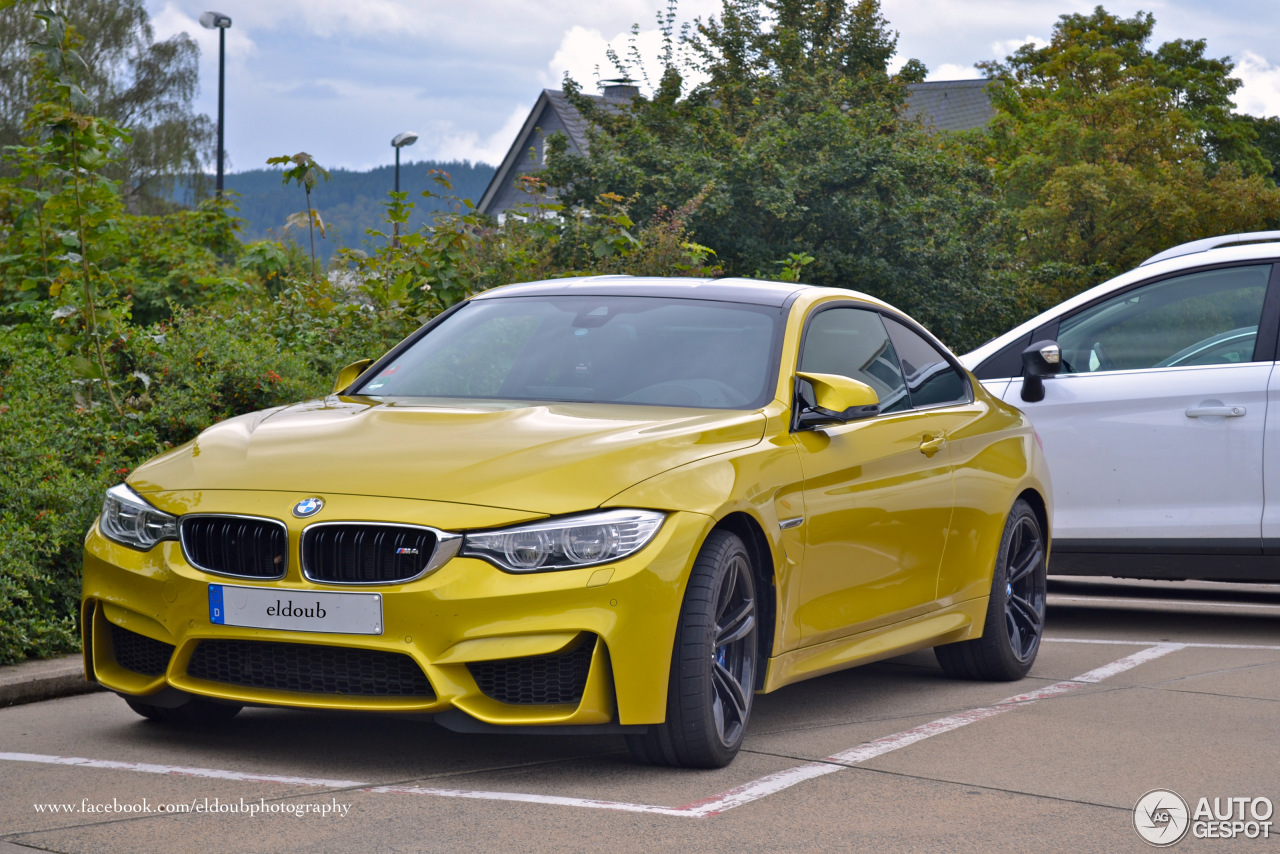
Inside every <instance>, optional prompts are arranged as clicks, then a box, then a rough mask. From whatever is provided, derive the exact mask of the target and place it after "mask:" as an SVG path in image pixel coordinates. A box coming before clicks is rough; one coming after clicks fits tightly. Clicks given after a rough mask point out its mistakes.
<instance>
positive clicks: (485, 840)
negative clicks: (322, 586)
mask: <svg viewBox="0 0 1280 854" xmlns="http://www.w3.org/2000/svg"><path fill="white" fill-rule="evenodd" d="M1278 712H1280V586H1278V585H1266V586H1263V585H1251V586H1242V585H1216V584H1203V583H1193V582H1186V583H1167V582H1121V581H1114V580H1099V579H1090V580H1069V579H1061V578H1055V579H1051V581H1050V600H1049V621H1048V637H1047V639H1046V643H1045V644H1044V647H1043V648H1042V650H1041V653H1040V657H1039V660H1038V661H1037V663H1036V666H1035V668H1034V670H1033V671H1032V674H1031V676H1030V677H1029V678H1027V679H1025V680H1023V681H1022V682H1018V683H1012V684H1009V683H1004V684H990V683H966V682H955V681H951V680H949V679H946V678H945V677H943V676H942V674H941V672H940V670H939V669H938V667H937V666H936V665H935V664H934V661H933V656H932V654H930V653H928V652H925V653H916V654H912V655H908V656H904V657H902V658H898V659H894V660H892V661H890V662H885V663H882V664H877V665H871V666H868V667H864V668H860V669H855V670H851V671H846V672H844V673H840V674H835V675H832V676H827V677H823V678H820V679H815V680H811V681H809V682H806V683H802V684H800V685H795V686H791V687H788V688H785V689H783V690H782V691H779V692H778V693H775V694H772V695H768V696H762V697H758V698H757V706H756V710H755V713H754V717H753V719H752V723H751V729H750V731H749V733H748V736H747V742H746V746H745V748H744V750H743V752H742V753H741V754H740V755H739V757H738V759H737V760H736V761H735V762H734V763H733V764H732V765H731V766H730V767H729V768H727V769H723V770H720V771H684V770H672V769H655V768H645V767H639V766H636V765H634V764H632V763H631V761H630V760H629V758H628V757H627V754H626V751H625V749H624V748H623V746H622V744H621V742H620V740H618V739H615V738H612V737H579V738H566V737H559V736H549V737H536V738H531V737H520V736H503V737H495V736H482V735H460V734H455V733H452V732H449V731H446V730H444V729H441V728H439V727H437V726H435V725H434V724H432V723H430V721H429V720H427V719H425V718H422V717H412V716H405V717H395V718H387V717H380V716H372V715H361V714H334V713H316V712H292V711H278V710H258V709H249V710H246V711H245V712H243V713H242V714H241V715H240V717H238V718H237V719H236V720H234V721H233V722H232V723H231V724H230V725H228V726H226V727H225V728H222V729H219V730H212V731H202V730H184V729H179V728H171V727H166V726H162V725H156V724H151V723H147V722H144V721H143V720H142V719H141V718H138V717H137V716H136V715H134V714H133V712H131V711H130V710H129V709H128V708H127V707H126V706H125V705H124V703H123V702H121V701H120V700H119V699H118V698H116V697H114V696H112V695H110V694H104V693H98V694H88V695H82V696H76V697H67V698H64V699H59V700H50V701H45V702H41V703H33V704H29V705H24V706H14V707H11V708H7V709H2V710H0V840H3V841H0V852H5V853H7V852H11V851H12V852H19V851H29V850H31V849H33V848H34V849H37V850H46V851H58V852H115V851H120V852H154V851H165V852H174V854H177V853H178V852H185V851H192V852H195V851H200V852H209V851H216V852H257V851H262V852H286V851H290V852H291V851H298V852H303V851H306V852H330V851H333V852H338V851H344V852H345V851H388V852H410V851H437V850H438V851H445V850H448V851H492V850H495V849H497V850H503V851H507V852H520V851H642V850H643V851H675V850H689V851H693V850H698V851H705V850H713V851H877V852H884V851H916V850H918V851H984V852H985V851H1051V850H1070V851H1108V852H1111V851H1139V850H1147V848H1148V846H1147V844H1146V843H1145V842H1143V841H1142V839H1141V838H1140V837H1139V836H1138V833H1137V831H1136V830H1135V828H1134V805H1135V803H1137V801H1138V800H1139V798H1141V797H1142V796H1143V795H1144V793H1146V792H1149V791H1151V790H1153V789H1169V790H1172V791H1173V792H1176V793H1178V794H1180V795H1181V797H1182V798H1183V799H1184V800H1185V801H1186V802H1187V804H1188V805H1189V809H1190V810H1191V811H1193V812H1194V811H1195V810H1196V808H1197V805H1198V802H1199V799H1200V798H1206V799H1207V804H1208V805H1210V808H1212V805H1214V799H1215V798H1216V799H1217V806H1218V808H1219V811H1222V810H1225V809H1226V808H1228V807H1230V808H1231V809H1232V810H1233V811H1235V812H1240V811H1243V812H1244V820H1243V821H1239V822H1238V824H1240V825H1241V827H1240V829H1238V830H1235V831H1234V832H1235V833H1236V836H1235V838H1231V839H1222V838H1203V837H1206V836H1207V834H1208V833H1210V832H1211V833H1213V834H1215V835H1221V834H1222V833H1224V832H1233V831H1232V821H1231V820H1227V821H1225V822H1219V821H1217V820H1216V819H1213V820H1211V821H1202V822H1201V826H1200V827H1199V830H1200V831H1201V833H1200V834H1199V836H1197V835H1196V834H1195V833H1194V832H1189V833H1188V834H1187V835H1186V837H1185V838H1184V839H1183V840H1182V841H1181V842H1179V843H1177V845H1176V850H1189V851H1201V850H1203V851H1235V850H1242V849H1246V848H1247V849H1249V850H1255V849H1256V850H1280V841H1278V840H1280V817H1275V818H1272V817H1270V816H1268V817H1267V819H1266V820H1270V821H1274V822H1275V825H1276V826H1275V828H1270V827H1268V828H1265V829H1264V828H1263V827H1262V824H1264V823H1265V821H1266V820H1263V819H1259V818H1257V816H1256V815H1255V816H1250V815H1249V811H1250V810H1251V809H1252V810H1253V811H1254V812H1255V813H1261V812H1265V806H1266V805H1265V804H1264V803H1263V802H1262V801H1261V800H1260V799H1261V798H1266V799H1269V801H1270V802H1271V803H1276V802H1280V771H1278V770H1277V767H1278V765H1280V747H1278V746H1277V737H1278V736H1280V724H1278V723H1277V721H1278V720H1280V715H1278V714H1277V713H1278ZM1229 798H1236V799H1238V800H1236V801H1233V802H1231V803H1227V799H1229ZM1219 818H1220V816H1219ZM1233 818H1234V816H1233ZM1211 819H1212V817H1211ZM1251 824H1252V825H1253V826H1250V825H1251ZM1224 825H1225V826H1224ZM1192 828H1193V831H1194V830H1195V825H1194V823H1193V825H1192ZM1264 830H1265V831H1272V830H1274V832H1270V835H1269V837H1265V838H1264ZM1250 831H1254V832H1255V833H1256V836H1257V838H1249V834H1250Z"/></svg>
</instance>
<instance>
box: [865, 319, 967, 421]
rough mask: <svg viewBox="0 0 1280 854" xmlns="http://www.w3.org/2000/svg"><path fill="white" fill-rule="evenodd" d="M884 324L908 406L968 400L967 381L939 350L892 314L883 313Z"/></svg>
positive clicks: (939, 404) (945, 403) (935, 404)
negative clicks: (899, 369) (909, 401)
mask: <svg viewBox="0 0 1280 854" xmlns="http://www.w3.org/2000/svg"><path fill="white" fill-rule="evenodd" d="M884 325H885V326H886V327H888V329H889V338H890V339H891V340H892V341H893V346H894V349H895V350H897V352H898V359H899V360H900V362H901V364H902V374H903V376H904V377H906V380H907V389H908V391H909V392H910V395H911V405H912V406H915V407H922V406H946V405H948V404H952V403H968V402H969V381H968V380H967V379H965V376H964V374H962V373H961V372H960V371H958V370H956V368H955V367H954V366H953V365H952V364H951V362H949V361H947V357H946V356H944V355H942V351H941V350H939V349H938V348H937V347H935V346H934V345H933V344H931V343H930V342H929V341H927V340H926V339H924V338H922V337H920V335H919V334H917V333H916V332H915V331H914V330H912V329H911V328H909V327H907V326H904V325H903V324H901V323H899V322H898V321H896V320H894V319H893V318H892V317H886V318H885V319H884Z"/></svg>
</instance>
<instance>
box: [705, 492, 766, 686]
mask: <svg viewBox="0 0 1280 854" xmlns="http://www.w3.org/2000/svg"><path fill="white" fill-rule="evenodd" d="M711 530H712V531H728V532H730V533H732V534H735V535H736V536H737V537H738V539H740V540H742V543H743V545H745V546H746V547H747V553H748V554H749V555H750V556H751V571H752V574H753V575H754V576H755V581H756V586H757V591H756V604H757V608H758V610H757V617H756V618H757V625H758V629H757V632H756V643H757V649H758V651H759V654H760V658H759V661H760V662H761V663H762V665H763V663H764V662H767V661H768V660H769V658H770V657H772V655H773V639H774V631H775V629H776V626H777V616H778V583H777V577H776V569H777V568H776V567H775V566H774V562H773V550H772V549H771V548H770V546H769V538H768V537H767V536H765V533H764V528H762V527H761V526H760V523H759V521H757V520H756V518H755V517H753V516H752V515H751V514H749V513H744V512H741V511H737V512H734V513H730V514H729V515H727V516H725V517H724V518H723V519H721V520H720V521H719V522H717V523H716V524H715V526H714V527H713V528H712V529H711ZM766 591H767V595H765V594H766ZM765 670H766V668H765V667H763V666H761V667H759V668H757V671H756V674H757V675H756V688H757V690H758V689H760V688H763V687H764V674H765Z"/></svg>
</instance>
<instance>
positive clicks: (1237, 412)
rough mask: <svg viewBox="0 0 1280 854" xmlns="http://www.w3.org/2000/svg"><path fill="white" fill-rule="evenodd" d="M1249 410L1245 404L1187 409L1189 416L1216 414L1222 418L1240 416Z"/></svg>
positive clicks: (1197, 416)
mask: <svg viewBox="0 0 1280 854" xmlns="http://www.w3.org/2000/svg"><path fill="white" fill-rule="evenodd" d="M1247 411H1248V410H1247V409H1245V408H1244V407H1243V406H1193V407H1191V408H1190V409H1188V410H1187V417H1188V418H1208V417H1210V416H1214V415H1216V416H1218V417H1220V418H1239V417H1240V416H1241V415H1244V414H1245V413H1246V412H1247Z"/></svg>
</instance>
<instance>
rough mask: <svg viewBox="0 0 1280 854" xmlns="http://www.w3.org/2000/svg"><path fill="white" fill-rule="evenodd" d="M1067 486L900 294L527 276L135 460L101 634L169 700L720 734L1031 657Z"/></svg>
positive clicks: (140, 681) (98, 547) (108, 520)
mask: <svg viewBox="0 0 1280 854" xmlns="http://www.w3.org/2000/svg"><path fill="white" fill-rule="evenodd" d="M1050 509H1051V508H1050V485H1049V478H1048V474H1047V472H1046V470H1045V467H1044V462H1043V458H1042V456H1041V451H1040V448H1039V445H1038V440H1037V438H1036V436H1035V434H1034V432H1033V430H1032V428H1031V425H1030V423H1029V422H1028V421H1027V419H1026V418H1025V417H1024V416H1023V415H1022V413H1021V412H1019V411H1018V410H1017V409H1015V408H1013V407H1012V406H1010V405H1008V404H1006V403H1003V402H1002V401H1000V400H999V399H998V398H996V397H993V396H991V395H990V394H988V393H987V392H986V391H984V390H983V388H982V386H981V385H980V384H979V383H977V382H976V381H975V380H974V379H973V377H972V376H971V375H970V374H969V373H968V372H967V371H965V370H964V369H963V368H962V367H960V365H959V363H958V362H957V361H956V360H955V358H954V357H953V356H952V355H951V354H950V353H949V352H948V351H947V350H946V348H944V347H943V346H942V345H940V344H939V343H938V342H937V340H936V339H934V338H933V337H932V336H931V335H929V333H928V332H926V331H925V330H924V329H922V328H921V327H920V326H919V325H918V324H916V323H915V322H913V321H912V320H911V319H910V318H908V317H906V316H904V315H903V314H901V313H900V312H898V311H896V310H894V309H893V308H891V307H890V306H888V305H885V304H884V303H882V302H879V301H877V300H875V299H872V298H870V297H867V296H864V295H861V294H858V293H856V292H852V291H846V290H838V289H828V288H817V287H809V286H804V285H796V284H782V283H776V282H760V281H748V280H740V279H721V280H699V279H644V278H629V277H600V278H591V279H569V280H556V281H548V282H536V283H531V284H521V285H511V286H508V287H504V288H498V289H495V290H491V291H486V292H484V293H482V294H479V295H478V296H476V297H474V298H472V299H471V300H469V301H467V302H464V303H461V304H459V305H457V306H455V307H453V308H452V309H451V310H449V311H447V312H445V313H443V314H441V315H440V316H438V317H436V318H435V319H434V320H432V321H431V322H430V323H428V324H427V325H426V326H424V327H423V328H422V329H420V330H419V331H418V332H416V333H415V334H413V335H412V336H410V337H409V338H408V339H406V340H405V341H404V342H403V343H401V344H399V345H398V346H396V347H395V348H394V349H392V350H391V351H390V352H389V353H387V354H386V355H385V356H383V357H382V358H381V359H379V360H377V361H376V362H373V363H370V362H368V361H365V362H360V363H357V364H355V365H352V366H349V367H348V368H347V369H345V370H344V371H343V372H342V374H341V375H340V376H339V378H338V382H337V385H336V387H335V390H334V392H333V394H331V395H329V396H328V397H326V398H324V399H322V400H312V401H308V402H305V403H299V404H296V405H293V406H286V407H280V408H277V409H270V410H266V411H263V412H257V413H253V414H250V415H243V416H240V417H237V418H232V419H229V420H227V421H224V422H222V423H221V424H217V425H215V426H213V427H211V428H210V429H208V430H206V431H205V432H204V433H202V434H201V435H200V436H199V437H198V438H196V439H195V440H194V441H192V442H190V443H189V444H187V445H184V446H182V447H179V448H175V449H173V450H172V451H169V452H168V453H165V454H163V455H161V456H159V457H156V458H155V459H153V460H151V461H149V462H148V463H146V464H145V465H142V466H140V467H139V468H138V469H137V470H136V471H135V472H134V473H133V474H132V475H131V476H130V477H129V479H128V482H127V483H124V484H121V485H119V486H115V487H113V488H111V489H110V490H108V491H107V494H106V497H105V501H104V504H103V508H102V513H101V515H100V516H99V518H98V520H97V522H96V524H95V525H94V527H93V529H92V530H91V531H90V532H89V535H88V538H87V541H86V546H85V562H84V594H83V606H82V617H83V627H84V656H85V667H86V672H87V675H88V676H89V678H90V679H93V680H96V681H97V682H99V683H101V684H102V685H104V686H105V687H107V688H109V689H110V690H112V691H115V692H116V693H118V694H120V695H121V696H122V697H124V699H125V700H126V701H127V702H128V704H129V705H130V706H131V707H132V708H133V709H134V710H135V711H137V712H138V713H140V714H142V715H144V716H146V717H148V718H152V719H155V720H160V721H168V722H178V723H201V724H204V723H213V722H216V721H220V720H225V719H227V718H230V717H231V716H233V715H235V714H236V712H238V711H239V710H240V708H241V707H242V706H243V705H246V704H252V705H260V706H290V707H295V708H296V707H304V708H316V709H359V710H383V711H388V712H404V711H416V712H428V713H432V714H434V716H435V717H434V719H435V721H436V722H437V723H439V724H441V725H443V726H446V727H448V728H450V729H454V730H458V731H464V732H501V731H507V732H521V733H530V732H556V733H563V732H571V731H577V732H584V733H605V732H612V733H617V734H619V735H623V736H625V737H626V741H627V744H628V746H629V748H630V750H631V752H632V754H633V755H634V757H635V758H636V759H637V760H639V761H642V762H648V763H654V764H666V765H676V766H688V767H719V766H723V765H725V764H727V763H729V762H730V761H731V760H732V759H733V757H734V755H735V754H736V753H737V751H738V749H739V747H740V746H741V744H742V740H743V736H744V734H745V732H746V729H747V725H748V720H749V718H750V716H751V707H752V699H753V696H754V694H756V693H758V692H769V691H774V690H776V689H778V688H781V687H782V686H784V685H787V684H790V683H792V682H796V681H799V680H801V679H807V678H809V677H813V676H818V675H821V674H824V673H829V672H831V671H834V670H839V669H841V668H845V667H849V666H851V665H856V664H862V663H866V662H871V661H876V660H879V659H883V658H887V657H889V656H894V655H899V654H902V653H904V652H908V651H912V650H918V649H924V648H928V647H933V648H934V649H935V652H936V656H937V659H938V662H939V663H940V665H941V666H942V668H943V670H944V671H946V672H947V673H949V674H952V675H955V676H960V677H966V678H977V679H995V680H1012V679H1019V678H1021V677H1022V676H1024V675H1025V674H1026V673H1027V671H1028V669H1029V668H1030V667H1031V664H1032V662H1033V660H1034V659H1035V656H1036V652H1037V650H1038V648H1039V644H1040V639H1041V635H1042V628H1043V622H1044V612H1045V572H1046V568H1047V561H1048V554H1049V522H1048V520H1049V519H1050V518H1051V512H1050Z"/></svg>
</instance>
